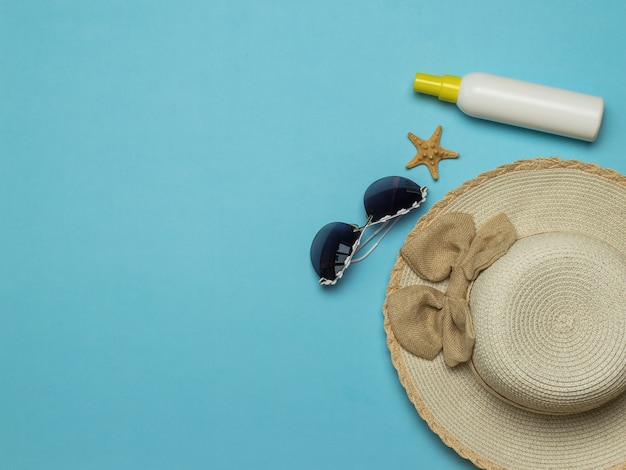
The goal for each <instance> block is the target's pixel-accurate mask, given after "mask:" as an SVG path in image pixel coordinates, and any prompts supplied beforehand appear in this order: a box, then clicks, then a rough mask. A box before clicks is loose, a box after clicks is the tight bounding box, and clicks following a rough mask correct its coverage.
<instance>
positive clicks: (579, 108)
mask: <svg viewBox="0 0 626 470" xmlns="http://www.w3.org/2000/svg"><path fill="white" fill-rule="evenodd" d="M413 89H414V90H415V91H417V92H420V93H427V94H430V95H435V96H438V97H439V99H441V100H444V101H450V102H452V103H456V104H457V106H458V107H459V108H460V109H461V111H463V112H464V113H465V114H468V115H469V116H472V117H478V118H482V119H487V120H490V121H496V122H502V123H505V124H512V125H515V126H520V127H525V128H528V129H535V130H538V131H544V132H550V133H552V134H558V135H563V136H566V137H572V138H575V139H581V140H586V141H589V142H593V141H594V140H596V137H597V136H598V132H599V131H600V125H601V123H602V115H603V113H604V100H603V99H602V98H601V97H599V96H592V95H586V94H584V93H578V92H575V91H569V90H563V89H561V88H554V87H550V86H545V85H538V84H536V83H530V82H525V81H521V80H514V79H511V78H506V77H500V76H497V75H491V74H487V73H481V72H474V73H470V74H467V75H465V76H464V77H462V78H461V77H457V76H454V75H443V76H437V75H429V74H425V73H417V74H416V75H415V81H414V83H413Z"/></svg>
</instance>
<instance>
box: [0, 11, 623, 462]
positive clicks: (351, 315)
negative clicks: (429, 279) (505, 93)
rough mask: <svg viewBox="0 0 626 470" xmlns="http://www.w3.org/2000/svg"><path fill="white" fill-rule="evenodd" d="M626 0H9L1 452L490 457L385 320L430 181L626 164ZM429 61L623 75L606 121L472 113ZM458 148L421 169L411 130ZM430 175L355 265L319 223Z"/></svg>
mask: <svg viewBox="0 0 626 470" xmlns="http://www.w3.org/2000/svg"><path fill="white" fill-rule="evenodd" d="M625 21H626V3H624V2H620V1H607V0H604V1H602V0H593V1H571V2H561V1H556V0H536V1H535V0H533V1H525V2H515V3H513V2H510V3H509V2H502V1H501V0H493V1H476V2H466V1H437V2H427V1H415V0H414V1H406V0H397V1H384V0H376V1H375V0H369V1H343V2H337V1H335V0H333V1H330V0H316V1H301V2H292V1H286V0H285V1H278V0H275V1H266V2H252V1H246V0H229V1H223V2H215V1H208V2H207V1H194V0H178V1H176V2H173V1H172V2H166V1H154V0H150V1H148V0H145V1H139V0H131V1H127V0H125V1H121V0H108V1H101V0H92V1H89V2H87V1H85V2H79V1H74V0H50V1H34V0H22V1H8V0H1V1H0V227H1V230H0V468H2V469H42V468H46V469H113V468H115V469H138V468H146V469H148V468H149V469H170V468H183V469H206V468H215V469H239V468H259V469H261V468H263V469H264V468H298V469H320V468H333V469H343V468H360V469H375V468H448V469H463V468H472V465H471V464H470V463H468V462H466V461H464V460H463V459H461V458H460V457H458V456H457V455H456V454H455V453H454V451H452V450H451V449H448V448H447V447H446V446H445V445H443V444H442V443H441V442H440V440H439V439H438V438H437V436H435V435H434V434H433V433H431V432H430V431H429V429H428V427H427V426H426V424H425V423H424V422H423V421H422V420H421V419H420V418H419V417H418V415H417V413H416V412H415V410H414V408H413V406H412V404H411V403H410V402H409V400H408V398H407V397H406V394H405V392H404V390H403V388H402V387H401V385H400V384H399V381H398V379H397V375H396V372H395V370H394V368H393V366H392V364H391V361H390V356H389V352H388V350H387V347H386V342H385V340H386V338H385V334H384V331H383V316H382V313H381V307H382V303H383V300H384V295H385V288H386V285H387V282H388V279H389V272H390V270H391V267H392V266H393V263H394V262H395V259H396V255H397V252H398V249H399V248H400V246H401V245H402V243H403V240H404V238H405V236H406V234H407V233H408V232H409V230H410V229H411V227H412V226H413V225H414V224H415V222H416V220H417V219H418V218H419V216H420V215H421V214H423V213H424V211H425V209H427V208H428V207H429V206H430V205H431V204H432V203H433V202H435V201H437V200H439V199H441V198H442V197H443V196H444V195H445V193H446V192H447V191H449V190H450V189H452V188H454V187H456V186H458V185H459V184H461V183H462V182H463V181H466V180H468V179H470V178H472V177H473V176H475V175H477V174H478V173H480V172H482V171H486V170H489V169H492V168H494V167H495V166H497V165H500V164H504V163H509V162H512V161H514V160H517V159H520V158H530V157H535V156H551V155H560V156H561V157H563V158H575V159H580V160H584V161H589V162H595V163H598V164H600V165H602V166H605V167H610V168H614V169H616V170H618V171H620V172H622V173H626V157H625V155H624V142H625V140H624V131H625V130H626V97H625V93H624V87H623V78H622V77H623V75H624V74H625V73H626V66H625V61H624V54H623V45H624V44H626V28H625V27H624V22H625ZM416 71H423V72H429V73H436V74H442V73H449V74H457V75H464V74H466V73H469V72H472V71H482V72H490V73H495V74H500V75H505V76H509V77H514V78H519V79H524V80H530V81H534V82H538V83H544V84H547V85H553V86H559V87H563V88H568V89H573V90H577V91H581V92H586V93H590V94H596V95H600V96H603V97H604V99H605V102H606V111H605V116H604V123H603V126H602V129H601V131H600V136H599V138H598V140H597V141H596V142H595V143H592V144H589V143H586V142H581V141H575V140H572V139H567V138H563V137H557V136H552V135H547V134H542V133H538V132H533V131H527V130H523V129H519V128H514V127H510V126H505V125H500V124H494V123H489V122H486V121H481V120H478V119H473V118H470V117H467V116H465V115H464V114H463V113H461V112H460V111H459V110H458V109H457V108H456V107H455V106H454V105H452V104H449V103H444V102H441V101H438V100H437V99H435V98H432V97H424V96H418V95H416V94H415V93H413V91H412V88H411V86H412V79H413V75H414V73H415V72H416ZM438 124H442V125H443V136H442V145H443V146H444V147H445V148H448V149H450V150H455V151H458V152H459V153H460V157H459V158H458V159H455V160H446V161H444V162H442V163H441V164H440V167H439V169H440V177H439V180H438V181H436V182H435V181H433V180H432V178H431V176H430V174H429V173H428V170H427V168H426V167H425V166H419V167H416V168H414V169H412V170H406V169H405V164H406V162H408V161H409V160H410V159H411V157H412V156H413V155H414V154H415V148H414V147H413V145H412V144H411V142H410V141H409V140H408V138H407V133H408V132H413V133H415V134H417V135H419V136H421V137H424V138H428V137H430V135H431V134H432V132H433V131H434V130H435V128H436V126H437V125H438ZM391 174H398V175H403V176H407V177H409V178H412V179H414V180H415V181H417V182H418V183H420V184H423V185H427V186H428V187H429V199H428V201H427V204H426V205H425V209H420V210H418V211H416V212H414V213H412V214H411V215H409V216H407V217H405V218H404V219H403V220H402V221H401V222H400V223H399V224H398V225H397V226H396V227H395V228H394V230H393V231H392V232H391V233H390V234H389V235H388V237H387V238H386V239H385V241H384V242H383V243H382V244H381V245H380V246H379V248H378V249H377V250H376V251H375V252H374V253H373V254H372V255H371V256H370V257H369V258H368V259H367V260H366V261H364V262H363V263H360V264H358V265H354V266H353V267H351V268H350V269H349V270H348V271H347V274H346V276H345V277H344V278H343V279H342V280H341V282H340V283H339V284H338V285H337V286H335V288H332V289H324V288H321V287H320V286H319V285H318V284H317V279H316V276H315V273H314V272H313V269H312V268H311V266H310V262H309V246H310V242H311V240H312V238H313V236H314V235H315V233H316V232H317V230H318V229H319V228H320V227H321V226H322V225H324V224H325V223H327V222H330V221H335V220H341V221H346V222H354V223H363V222H364V219H365V215H364V211H363V207H362V195H363V192H364V190H365V188H366V187H367V186H368V184H369V183H371V182H372V181H374V180H375V179H377V178H380V177H382V176H387V175H391Z"/></svg>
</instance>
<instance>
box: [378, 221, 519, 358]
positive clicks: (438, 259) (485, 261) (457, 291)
mask: <svg viewBox="0 0 626 470" xmlns="http://www.w3.org/2000/svg"><path fill="white" fill-rule="evenodd" d="M516 238H517V235H516V233H515V228H514V227H513V225H512V224H511V222H510V221H509V219H508V218H507V216H506V215H505V214H498V215H496V216H494V217H492V218H491V219H489V220H488V221H487V222H486V223H485V224H484V225H483V226H482V227H481V228H480V229H479V230H478V232H476V230H475V227H474V219H473V217H472V216H471V215H470V214H464V213H460V212H449V213H447V214H444V215H442V216H440V217H438V218H436V219H435V221H433V222H432V223H431V224H430V225H429V226H427V227H426V228H425V229H424V230H422V232H420V233H419V234H417V235H416V236H415V237H414V238H412V239H411V240H409V241H407V243H406V244H405V246H404V247H403V248H402V249H401V250H400V254H401V256H402V257H403V258H404V260H405V261H406V263H407V264H408V266H409V267H410V268H411V269H412V270H413V271H414V272H415V273H417V274H418V275H419V276H420V277H422V278H423V279H425V280H428V281H431V282H440V281H443V280H445V279H448V278H449V283H448V285H447V290H446V292H442V291H441V290H439V289H435V288H434V287H430V286H426V285H411V286H407V287H403V288H401V289H398V290H397V291H395V292H393V293H392V294H390V295H389V297H388V299H387V311H388V312H389V321H390V324H391V329H392V331H393V334H394V336H395V337H396V339H397V340H398V342H399V343H400V344H401V345H402V347H403V348H404V349H406V350H407V351H409V352H411V353H412V354H415V355H416V356H419V357H422V358H424V359H428V360H432V359H434V358H435V357H436V356H437V354H439V352H440V351H441V350H442V349H443V357H444V360H445V363H446V364H447V365H448V366H449V367H454V366H456V365H457V364H459V363H461V362H466V361H468V360H469V359H470V358H471V357H472V351H473V348H474V342H475V339H476V335H475V332H474V325H473V322H472V316H471V312H470V309H469V305H468V301H467V292H468V289H469V287H470V284H471V282H472V281H473V280H474V279H476V277H477V276H478V274H479V273H480V272H481V271H482V270H484V269H486V268H488V267H489V266H491V265H492V264H493V263H494V262H495V261H496V260H497V259H498V258H500V257H501V256H502V255H504V254H505V253H506V252H507V251H508V249H509V247H510V246H511V245H512V244H513V243H514V242H515V240H516Z"/></svg>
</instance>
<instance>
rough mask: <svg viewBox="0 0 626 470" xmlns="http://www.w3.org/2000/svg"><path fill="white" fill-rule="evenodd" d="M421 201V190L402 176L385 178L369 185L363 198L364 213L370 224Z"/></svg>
mask: <svg viewBox="0 0 626 470" xmlns="http://www.w3.org/2000/svg"><path fill="white" fill-rule="evenodd" d="M421 201H422V188H420V186H419V185H418V184H417V183H414V182H413V181H411V180H409V179H407V178H403V177H402V176H387V177H386V178H381V179H379V180H378V181H374V182H373V183H372V184H370V185H369V187H368V188H367V190H366V191H365V196H364V197H363V204H364V205H365V212H366V213H367V216H368V217H371V218H372V222H377V221H378V220H380V219H382V218H383V217H385V216H386V215H387V216H388V215H395V214H397V213H398V211H400V210H402V209H410V208H411V206H413V204H415V203H417V202H421Z"/></svg>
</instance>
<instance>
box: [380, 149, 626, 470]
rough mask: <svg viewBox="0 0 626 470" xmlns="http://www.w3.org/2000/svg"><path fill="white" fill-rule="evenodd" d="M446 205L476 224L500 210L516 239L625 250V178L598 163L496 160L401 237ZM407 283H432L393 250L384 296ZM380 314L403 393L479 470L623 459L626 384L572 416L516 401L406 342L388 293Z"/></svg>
mask: <svg viewBox="0 0 626 470" xmlns="http://www.w3.org/2000/svg"><path fill="white" fill-rule="evenodd" d="M452 211H458V212H466V213H470V214H472V215H473V216H474V219H475V222H476V226H477V227H480V226H481V225H482V224H483V223H484V222H485V221H486V220H488V219H489V218H490V217H493V216H494V215H496V214H498V213H500V212H504V213H505V214H506V215H507V216H508V217H509V219H510V220H511V222H512V223H513V225H514V226H515V229H516V231H517V233H518V236H519V238H522V237H527V236H531V235H535V234H537V233H547V232H560V231H565V232H575V233H582V234H585V235H588V236H591V237H594V238H597V239H599V240H602V241H603V242H605V243H607V244H609V245H611V246H613V247H614V248H615V249H617V250H618V251H620V252H621V253H622V254H624V255H626V228H625V227H624V218H625V216H626V177H624V176H622V175H620V174H619V173H617V172H615V171H613V170H609V169H605V168H601V167H599V166H597V165H593V164H588V163H583V162H579V161H573V160H562V159H559V158H538V159H532V160H522V161H518V162H515V163H512V164H508V165H503V166H501V167H498V168H496V169H495V170H492V171H489V172H486V173H483V174H481V175H479V176H478V177H476V178H474V179H473V180H470V181H468V182H466V183H464V184H463V185H461V186H460V187H458V188H457V189H455V190H453V191H451V192H449V193H448V194H447V195H446V196H445V197H444V198H443V199H442V200H441V201H439V202H438V203H436V204H434V205H433V206H432V208H431V209H430V210H429V212H428V213H427V214H425V215H424V216H423V217H422V218H421V219H420V220H419V221H418V223H417V224H416V226H415V228H414V229H413V230H412V231H411V232H410V233H409V235H408V236H407V240H409V239H411V238H412V237H414V236H415V235H416V234H417V233H419V232H420V231H421V230H423V229H424V227H426V226H427V225H428V224H429V223H431V221H432V220H433V219H434V218H436V217H438V216H439V215H441V214H444V213H446V212H452ZM413 284H430V285H433V284H432V283H428V281H425V280H422V279H420V278H419V277H418V276H417V275H416V274H415V273H413V271H412V270H411V269H410V268H409V267H408V266H407V264H406V263H405V261H404V260H403V258H402V257H401V256H398V259H397V261H396V263H395V265H394V267H393V269H392V272H391V278H390V282H389V285H388V287H387V298H388V297H389V295H390V294H392V293H393V292H395V291H396V290H398V289H400V288H402V287H405V286H408V285H413ZM434 286H435V287H439V288H441V290H444V289H445V286H437V285H436V284H435V285H434ZM618 288H623V287H622V286H618ZM383 313H384V315H385V322H384V327H385V331H386V333H387V344H388V347H389V350H390V352H391V358H392V362H393V364H394V366H395V368H396V369H397V371H398V375H399V378H400V381H401V383H402V385H403V386H404V388H405V389H406V391H407V394H408V396H409V399H410V400H411V401H412V402H413V404H414V405H415V408H416V409H417V411H418V413H419V414H420V416H421V417H422V418H423V419H424V420H425V421H426V422H427V423H428V425H429V426H430V428H431V429H432V430H433V431H434V432H435V433H436V434H438V435H439V436H440V438H441V439H442V441H443V442H444V443H445V444H446V445H448V446H450V447H452V448H453V449H454V450H455V451H456V452H457V453H458V454H459V455H460V456H462V457H464V458H466V459H469V460H471V461H472V462H473V463H474V464H475V465H476V466H478V467H481V468H485V469H500V468H520V469H521V468H525V469H540V468H541V469H544V468H555V469H556V468H559V469H562V468H568V469H575V468H581V469H589V468H598V469H606V468H626V393H623V394H622V395H620V396H619V397H617V398H616V399H614V400H612V401H610V402H609V403H606V404H605V405H602V406H601V407H599V408H597V409H595V410H592V411H588V412H584V413H577V414H571V415H560V416H556V415H546V414H539V413H535V412H532V411H527V410H524V409H521V408H517V407H514V406H512V405H510V404H508V403H506V402H505V401H503V400H501V399H499V398H497V397H496V396H494V395H493V394H492V393H490V392H489V391H487V390H486V389H485V388H483V386H481V385H480V384H479V383H478V381H477V380H476V377H475V375H474V373H473V372H472V371H471V369H470V366H469V365H467V364H461V365H459V366H457V367H455V368H449V367H447V366H446V365H445V363H444V361H443V359H442V357H441V355H440V356H438V357H437V358H435V359H434V360H433V361H429V360H426V359H421V358H419V357H417V356H414V355H412V354H411V353H409V352H408V351H406V350H404V349H403V348H402V346H401V345H400V344H399V343H398V342H397V341H396V339H395V337H394V335H393V332H392V330H391V326H390V322H389V314H388V311H387V302H386V301H385V304H384V306H383ZM624 314H625V315H626V310H625V312H624Z"/></svg>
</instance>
